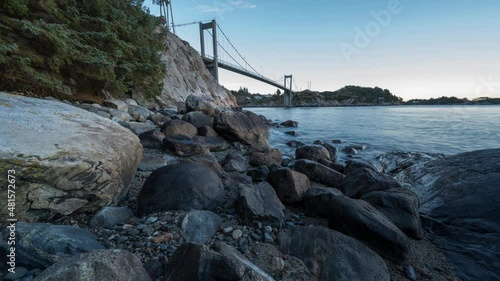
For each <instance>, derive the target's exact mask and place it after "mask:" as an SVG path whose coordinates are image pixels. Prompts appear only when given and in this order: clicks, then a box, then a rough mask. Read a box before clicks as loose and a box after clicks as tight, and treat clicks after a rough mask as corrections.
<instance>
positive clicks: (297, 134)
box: [285, 131, 301, 137]
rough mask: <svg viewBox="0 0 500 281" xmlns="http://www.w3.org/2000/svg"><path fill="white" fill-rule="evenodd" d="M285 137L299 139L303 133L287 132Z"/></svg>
mask: <svg viewBox="0 0 500 281" xmlns="http://www.w3.org/2000/svg"><path fill="white" fill-rule="evenodd" d="M285 135H289V136H293V137H298V136H300V135H301V133H299V132H297V131H287V132H285Z"/></svg>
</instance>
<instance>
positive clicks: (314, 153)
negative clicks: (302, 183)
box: [295, 144, 330, 162]
mask: <svg viewBox="0 0 500 281" xmlns="http://www.w3.org/2000/svg"><path fill="white" fill-rule="evenodd" d="M295 159H308V160H312V161H315V162H318V160H319V159H326V160H330V152H328V149H326V148H325V147H323V146H321V145H316V144H314V145H304V146H301V147H298V148H297V150H295Z"/></svg>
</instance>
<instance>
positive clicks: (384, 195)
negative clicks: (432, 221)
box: [361, 188, 423, 239]
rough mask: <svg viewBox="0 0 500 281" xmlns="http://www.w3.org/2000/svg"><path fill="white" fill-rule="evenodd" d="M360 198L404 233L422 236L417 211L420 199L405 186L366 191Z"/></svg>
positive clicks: (417, 237)
mask: <svg viewBox="0 0 500 281" xmlns="http://www.w3.org/2000/svg"><path fill="white" fill-rule="evenodd" d="M361 199H362V200H365V201H367V202H369V203H370V204H372V205H373V206H374V207H375V208H377V209H378V210H379V211H380V212H382V214H384V215H385V216H386V217H388V218H389V219H390V220H391V221H392V222H393V223H394V224H395V225H396V226H397V227H398V228H399V229H401V230H402V231H403V232H404V233H406V235H408V236H410V237H412V238H415V239H421V238H422V235H423V229H422V224H421V223H420V215H419V213H418V208H419V207H420V200H419V199H418V196H417V194H415V192H413V191H411V190H409V189H406V188H393V189H389V190H385V191H373V192H369V193H366V194H364V195H363V196H361Z"/></svg>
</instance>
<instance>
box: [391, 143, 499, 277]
mask: <svg viewBox="0 0 500 281" xmlns="http://www.w3.org/2000/svg"><path fill="white" fill-rule="evenodd" d="M396 178H397V179H398V180H399V181H400V182H401V183H404V184H409V185H410V186H413V188H412V190H413V191H414V192H415V193H417V195H418V196H419V197H420V200H421V202H422V205H421V206H420V214H421V215H422V217H423V220H422V223H423V225H424V228H425V229H426V230H427V231H428V233H429V237H430V239H431V241H432V242H433V243H434V244H436V245H437V246H438V247H439V248H440V249H442V250H443V252H444V254H445V255H446V256H447V258H448V259H449V260H450V262H451V263H452V264H453V265H454V266H455V268H456V270H457V275H458V276H459V277H460V278H462V279H463V280H500V255H499V254H498V253H499V251H498V249H500V216H499V214H500V200H498V198H500V184H499V183H500V149H489V150H480V151H473V152H467V153H462V154H458V155H454V156H449V157H444V158H442V159H438V160H433V161H430V162H427V163H423V164H416V165H413V166H411V167H409V168H407V169H405V170H403V171H402V172H401V173H399V174H398V175H397V176H396Z"/></svg>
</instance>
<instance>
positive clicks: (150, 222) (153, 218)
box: [145, 217, 158, 224]
mask: <svg viewBox="0 0 500 281" xmlns="http://www.w3.org/2000/svg"><path fill="white" fill-rule="evenodd" d="M157 220H158V217H149V218H148V219H147V220H146V221H145V223H146V224H152V223H155V222H156V221H157Z"/></svg>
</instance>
